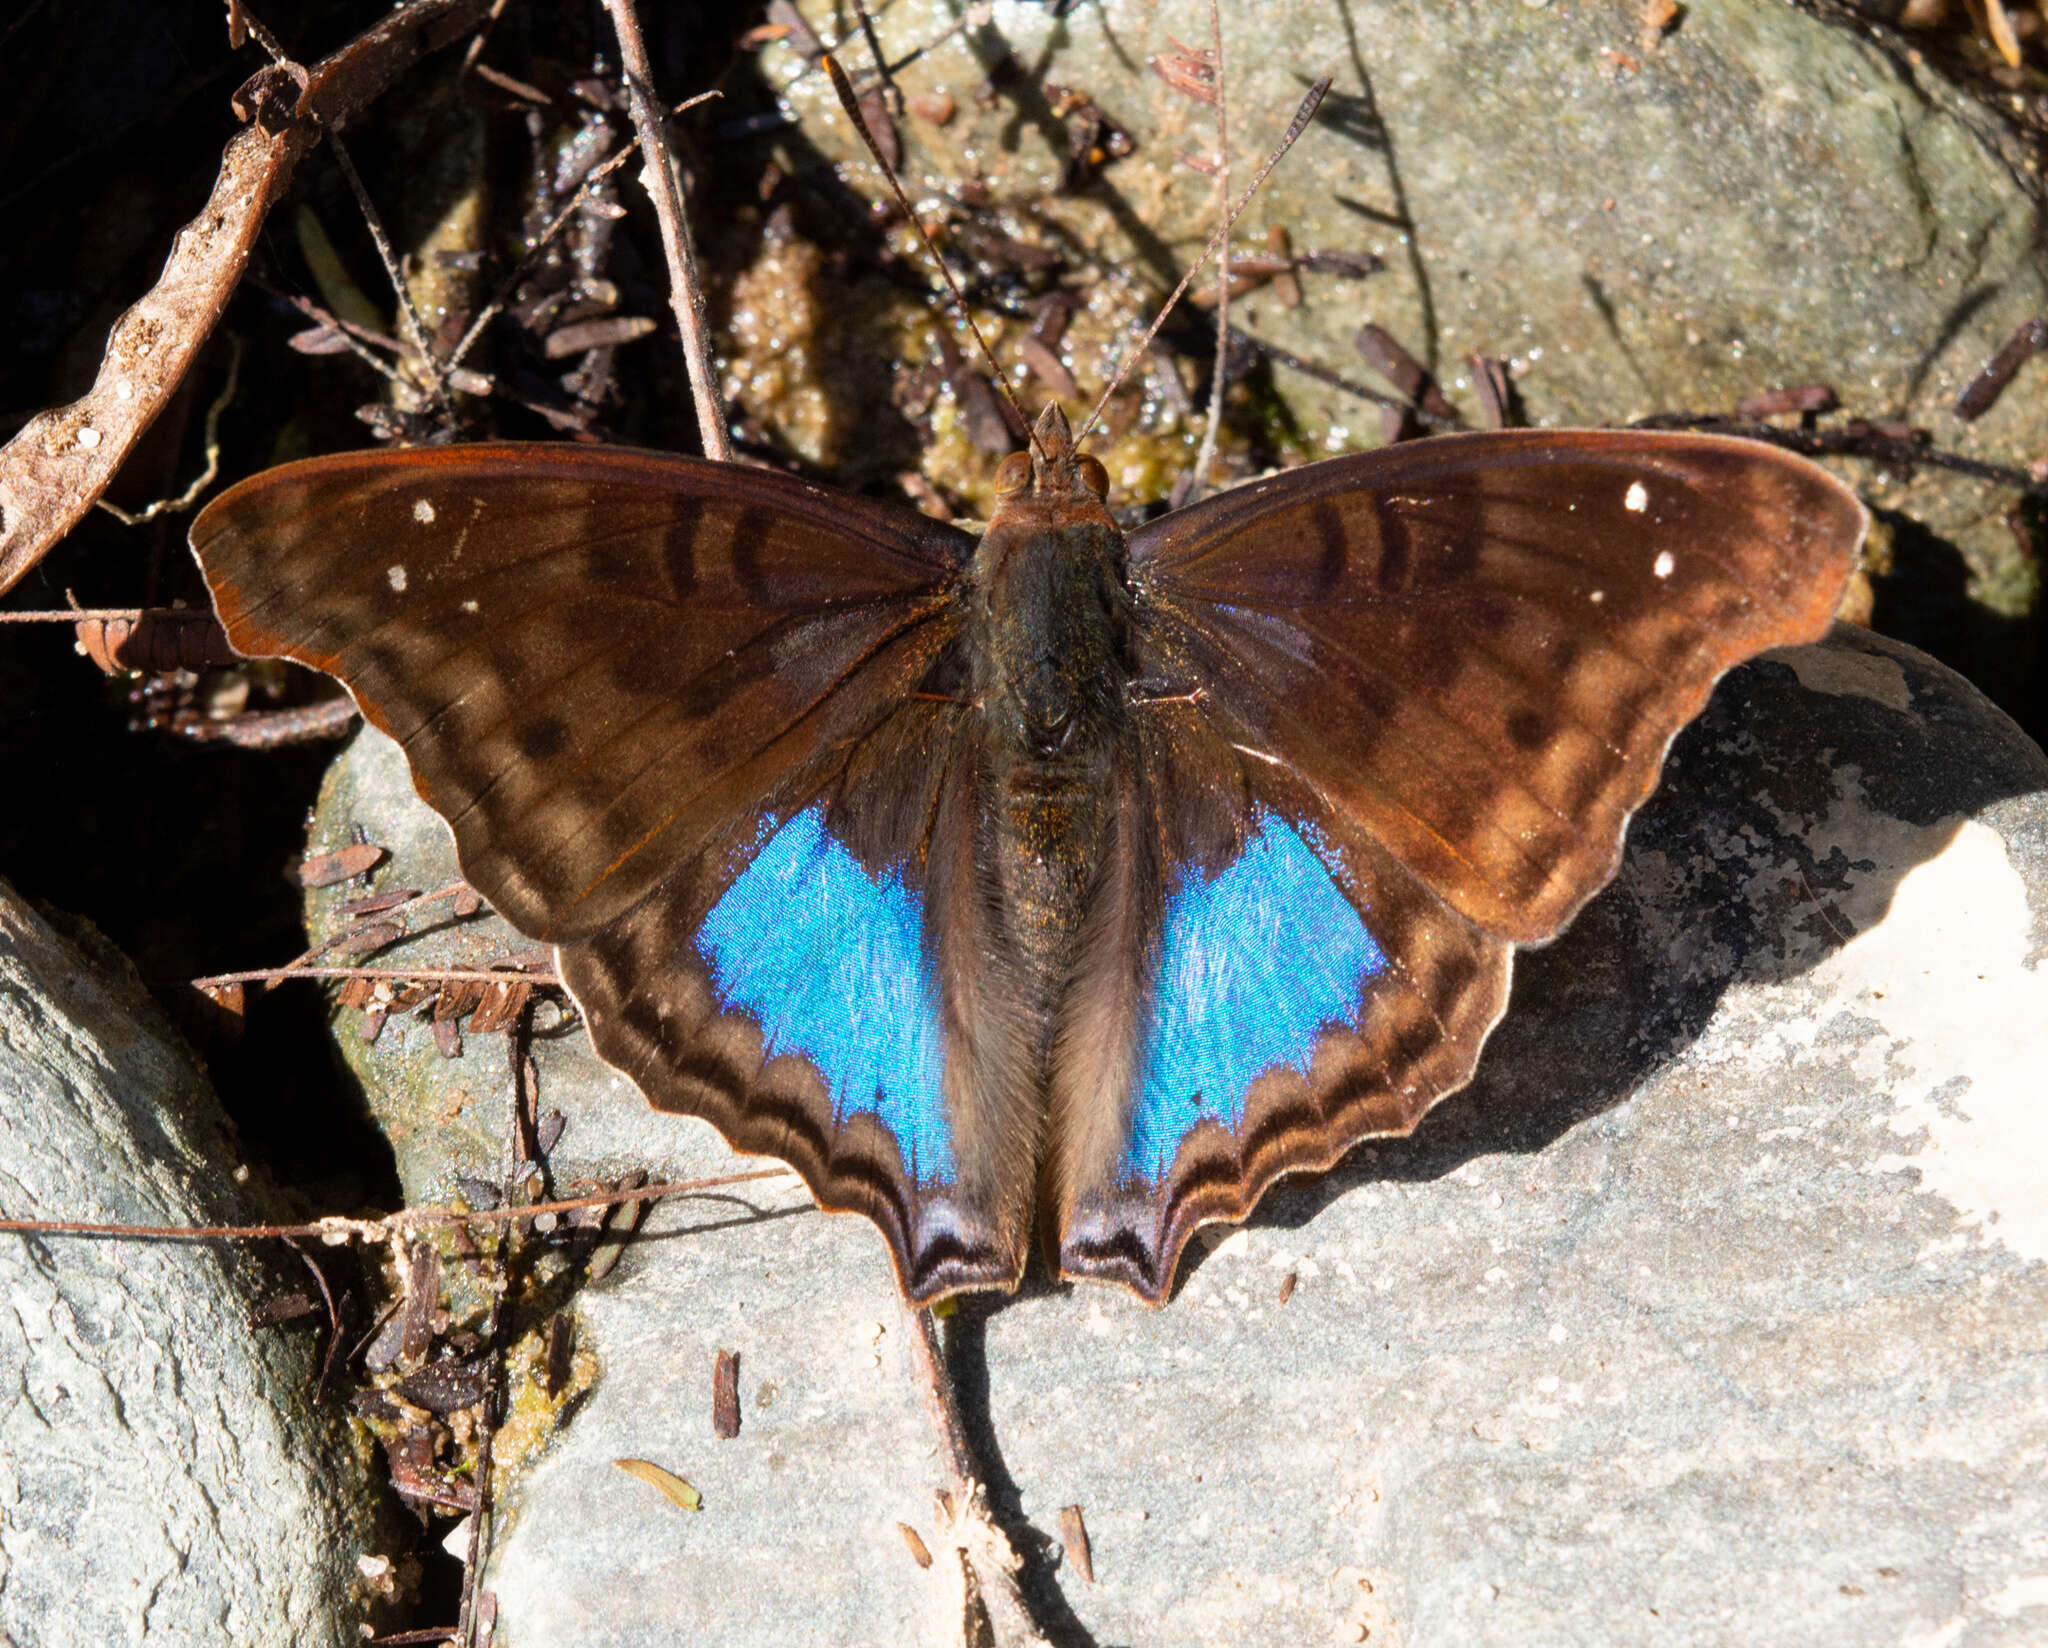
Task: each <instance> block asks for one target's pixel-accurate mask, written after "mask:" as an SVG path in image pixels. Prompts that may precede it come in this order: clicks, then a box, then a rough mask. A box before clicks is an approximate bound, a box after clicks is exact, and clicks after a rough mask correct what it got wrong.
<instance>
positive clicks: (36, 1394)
mask: <svg viewBox="0 0 2048 1648" xmlns="http://www.w3.org/2000/svg"><path fill="white" fill-rule="evenodd" d="M235 1162H236V1149H235V1145H234V1142H233V1140H232V1138H231V1137H230V1135H229V1133H228V1131H227V1129H226V1126H225V1124H224V1123H223V1121H222V1119H221V1115H220V1110H219V1106H218V1104H217V1102H216V1101H215V1099H214V1097H213V1094H212V1092H211V1090H210V1089H209V1088H208V1086H207V1084H206V1080H205V1077H204V1076H203V1075H201V1074H200V1072H199V1070H198V1069H197V1067H196V1066H195V1065H194V1064H193V1062H192V1060H191V1057H190V1055H189V1054H188V1053H187V1052H186V1051H185V1050H184V1047H183V1044H182V1043H181V1042H180V1041H179V1040H178V1039H177V1037H176V1035H175V1033H174V1032H172V1031H171V1030H170V1029H169V1027H168V1026H167V1025H165V1024H164V1023H163V1021H162V1018H161V1016H160V1015H159V1014H158V1012H157V1011H156V1009H155V1007H154V1006H153V1005H152V1004H151V1003H150V1001H149V998H148V997H147V995H146V994H145V993H144V992H143V990H142V988H141V986H140V985H139V984H138V983H137V982H136V981H135V979H134V977H133V975H132V973H129V972H127V971H126V966H125V963H123V962H121V960H120V959H119V958H118V957H117V956H113V955H112V954H111V953H107V954H104V955H91V956H89V955H88V954H86V953H84V952H83V951H81V949H79V948H78V947H77V946H76V945H75V944H74V943H72V942H70V941H68V940H67V939H65V938H64V937H62V936H60V935H59V934H58V933H57V932H56V931H55V930H53V929H52V928H51V927H50V925H49V924H48V923H47V922H45V921H44V920H43V919H42V918H41V917H40V916H38V915H37V914H36V913H35V911H33V910H32V909H30V908H29V907H28V906H27V905H26V904H25V903H24V902H23V901H22V900H21V899H20V898H19V897H18V896H17V895H16V894H15V892H14V891H13V889H12V888H10V887H7V886H6V885H5V884H4V883H0V1208H4V1210H5V1212H6V1214H7V1215H8V1216H10V1217H14V1218H43V1219H72V1220H89V1221H99V1222H116V1223H124V1224H152V1225H190V1224H211V1223H221V1222H243V1221H247V1220H250V1219H253V1218H257V1217H261V1216H262V1215H261V1214H260V1213H259V1212H258V1211H257V1210H256V1209H255V1208H254V1207H253V1206H252V1205H251V1200H252V1199H251V1198H250V1197H249V1196H248V1195H247V1194H246V1193H244V1192H243V1191H242V1190H241V1189H240V1188H239V1187H238V1185H237V1184H236V1183H235V1181H234V1177H233V1174H234V1168H235ZM266 1274H267V1273H266V1272H265V1271H264V1270H263V1268H262V1266H261V1265H260V1264H259V1263H258V1262H257V1261H255V1260H254V1259H252V1258H251V1257H249V1256H248V1255H246V1254H243V1253H240V1252H237V1251H235V1250H233V1249H230V1248H227V1247H225V1246H222V1245H219V1244H204V1245H202V1244H190V1243H167V1242H139V1241H111V1240H108V1241H101V1240H85V1239H80V1238H76V1237H42V1236H18V1235H0V1301H4V1306H0V1642H4V1643H7V1644H10V1645H16V1648H66V1645H71V1644H77V1645H79V1648H104V1645H106V1644H109V1643H117V1642H143V1641H148V1642H149V1643H152V1644H159V1643H160V1644H164V1645H166V1648H170V1645H178V1644H192V1645H195V1648H197V1645H200V1644H205V1645H208V1648H214V1645H218V1644H244V1643H248V1644H253V1643H287V1642H288V1643H293V1644H305V1645H309V1648H317V1645H321V1644H332V1645H334V1648H341V1645H343V1644H349V1643H355V1642H358V1641H359V1640H360V1638H359V1637H358V1636H357V1635H356V1631H355V1622H356V1621H357V1620H358V1619H359V1618H361V1617H362V1609H361V1608H360V1607H359V1606H358V1605H357V1601H356V1598H355V1596H354V1589H355V1586H356V1583H357V1573H356V1557H357V1554H358V1553H359V1552H369V1551H372V1550H374V1548H375V1547H374V1545H373V1544H372V1543H371V1542H370V1540H371V1533H372V1527H371V1519H370V1512H369V1510H368V1509H367V1506H368V1505H369V1503H370V1495H371V1492H372V1490H371V1489H370V1487H369V1486H368V1485H367V1479H366V1478H365V1477H364V1476H363V1474H362V1471H361V1469H360V1466H359V1465H358V1464H357V1462H356V1460H355V1458H354V1456H353V1454H352V1453H351V1451H350V1450H349V1448H348V1446H347V1442H346V1438H345V1436H344V1435H343V1434H342V1433H341V1428H340V1426H339V1425H338V1424H337V1423H336V1422H335V1421H334V1420H333V1418H332V1416H331V1414H322V1413H321V1412H318V1411H316V1410H315V1409H314V1407H313V1405H312V1402H311V1396H312V1376H313V1367H312V1362H311V1357H310V1354H309V1346H308V1344H307V1341H306V1340H305V1338H304V1337H303V1336H297V1335H284V1334H278V1333H262V1332H257V1331H253V1330H252V1329H251V1328H250V1327H249V1325H248V1314H249V1310H250V1308H251V1306H252V1305H253V1304H254V1303H255V1302H256V1301H257V1299H258V1298H259V1297H260V1296H261V1295H260V1293H259V1286H260V1283H261V1282H262V1280H263V1279H264V1277H265V1275H266Z"/></svg>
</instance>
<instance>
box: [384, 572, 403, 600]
mask: <svg viewBox="0 0 2048 1648" xmlns="http://www.w3.org/2000/svg"><path fill="white" fill-rule="evenodd" d="M384 576H385V577H386V578H388V579H390V580H391V588H392V592H393V593H394V594H398V595H403V594H404V593H405V568H404V567H403V566H393V567H390V568H389V569H387V570H386V572H385V574H384Z"/></svg>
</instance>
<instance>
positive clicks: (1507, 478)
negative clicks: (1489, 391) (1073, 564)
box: [1130, 430, 1865, 944]
mask: <svg viewBox="0 0 2048 1648" xmlns="http://www.w3.org/2000/svg"><path fill="white" fill-rule="evenodd" d="M1864 522H1865V516H1864V512H1863V507H1862V505H1861V504H1859V503H1858V502H1857V501H1856V498H1855V495H1854V494H1853V493H1851V492H1850V491H1849V490H1848V488H1846V487H1844V486H1842V485H1841V484H1840V483H1839V482H1837V481H1835V480H1834V479H1832V478H1831V477H1830V476H1828V475H1827V474H1826V473H1825V472H1824V471H1822V470H1820V469H1818V468H1816V467H1815V466H1814V465H1812V464H1810V463H1807V462H1806V461H1804V460H1803V459H1800V458H1795V457H1792V456H1790V455H1788V454H1786V453H1783V452H1779V451H1776V450H1774V449H1772V448H1769V447H1765V446H1761V445H1758V444H1757V443H1755V442H1751V441H1740V440H1732V439H1728V438H1726V437H1721V436H1713V435H1677V434H1648V433H1636V432H1631V431H1625V430H1585V431H1576V432H1557V431H1548V430H1543V431H1538V430H1513V431H1504V432H1500V433H1495V434H1482V435H1465V436H1450V437H1445V438H1441V439H1436V440H1429V441H1418V442H1414V443H1412V444H1408V445H1402V446H1398V447H1393V448H1389V449H1386V450H1383V451H1380V452H1372V453H1366V454H1362V455H1361V456H1358V457H1355V458H1340V459H1335V460H1332V461H1330V462H1328V463H1320V464H1312V465H1309V466H1308V467H1306V468H1304V469H1301V470H1297V471H1294V472H1293V473H1292V474H1289V475H1284V476H1282V477H1280V478H1279V479H1278V480H1277V481H1275V482H1254V483H1252V484H1251V485H1248V486H1245V487H1240V488H1238V489H1237V490H1235V491H1232V492H1227V493H1223V494H1221V495H1219V496H1217V497H1215V498H1212V499H1210V500H1208V501H1207V502H1204V503H1202V504H1198V505H1196V506H1195V507H1194V508H1191V509H1185V510H1181V511H1179V512H1178V513H1176V514H1173V515H1169V516H1166V517H1164V518H1162V519H1161V520H1159V521H1156V522H1154V523H1152V524H1151V525H1149V526H1146V527H1144V528H1142V529H1141V530H1140V531H1139V532H1137V533H1135V534H1133V536H1132V538H1131V546H1130V547H1131V561H1132V567H1133V572H1134V575H1135V577H1136V579H1137V581H1138V583H1139V585H1140V587H1141V590H1142V593H1143V597H1144V599H1143V605H1144V608H1145V611H1146V613H1147V622H1148V629H1147V635H1146V641H1145V646H1146V648H1147V650H1148V652H1149V661H1148V662H1147V664H1146V666H1145V667H1146V669H1147V670H1148V671H1149V672H1152V673H1156V674H1158V675H1160V676H1161V677H1163V678H1164V679H1165V680H1166V681H1168V682H1173V681H1190V682H1198V683H1200V684H1202V685H1203V687H1204V689H1205V690H1206V691H1210V692H1211V693H1212V697H1211V700H1210V703H1211V707H1212V710H1213V712H1214V714H1215V715H1216V716H1217V717H1218V719H1219V721H1220V722H1221V723H1223V724H1227V725H1228V726H1229V727H1230V728H1231V729H1232V736H1233V738H1234V739H1235V741H1236V742H1238V743H1241V744H1243V745H1245V746H1247V747H1248V748H1250V749H1253V750H1256V751H1257V752H1259V753H1260V754H1261V755H1262V756H1265V757H1267V758H1270V759H1273V760H1277V761H1280V762H1282V763H1284V764H1286V765H1287V766H1288V767H1290V768H1292V769H1293V770H1294V771H1296V772H1298V773H1300V774H1301V775H1302V776H1303V777H1305V778H1306V779H1307V780H1308V781H1309V782H1310V783H1311V784H1312V785H1313V786H1314V787H1315V788H1316V789H1317V791H1318V792H1319V793H1320V794H1321V795H1323V796H1324V797H1325V798H1327V800H1328V802H1329V804H1330V805H1331V806H1332V807H1333V808H1334V809H1335V810H1337V811H1339V812H1341V813H1343V814H1344V815H1345V816H1347V817H1349V818H1352V819H1354V820H1356V821H1357V822H1358V823H1359V824H1360V825H1361V826H1363V827H1365V828H1366V829H1369V830H1370V831H1371V832H1372V834H1373V835H1374V836H1375V838H1377V839H1378V840H1379V841H1380V842H1382V843H1383V844H1384V845H1385V846H1386V847H1388V848H1389V849H1391V850H1392V851H1393V852H1394V853H1395V854H1396V855H1397V856H1398V857H1399V858H1400V860H1401V861H1402V863H1404V864H1406V865H1408V866H1409V867H1410V868H1411V869H1413V870H1414V871H1415V872H1416V874H1417V875H1418V876H1420V877H1421V879H1422V880H1423V882H1424V883H1425V884H1426V885H1427V886H1429V888H1430V889H1431V890H1432V891H1433V892H1435V893H1436V894H1437V895H1438V896H1439V897H1441V898H1443V899H1444V900H1445V901H1446V902H1447V903H1449V904H1450V905H1451V906H1452V907H1453V908H1455V909H1456V910H1458V911H1459V912H1460V913H1461V914H1463V915H1465V916H1467V917H1469V918H1470V919H1471V920H1474V921H1477V922H1479V923H1481V924H1482V925H1483V926H1485V927H1486V928H1488V929H1489V930H1490V931H1493V932H1497V933H1499V934H1501V935H1502V936H1503V937H1506V938H1510V939H1513V940H1514V941H1515V942H1516V943H1518V944H1534V943H1540V942H1542V941H1543V940H1545V939H1547V938H1550V937H1552V936H1553V935H1555V934H1556V933H1557V932H1558V930H1559V929H1560V928H1562V927H1563V925H1564V924H1565V923H1566V922H1567V921H1569V920H1570V919H1571V917H1572V915H1573V914H1574V913H1575V912H1576V911H1577V910H1578V908H1579V907H1580V906H1581V905H1582V904H1584V903H1585V902H1586V900H1587V899H1588V898H1590V897H1592V895H1593V894H1594V893H1595V892H1596V891H1598V890H1599V888H1601V887H1602V886H1604V885H1605V884H1606V882H1607V880H1608V878H1609V877H1610V876H1612V875H1613V873H1614V870H1615V868H1616V866H1617V865H1618V864H1619V863H1620V857H1621V836H1622V827H1623V825H1624V824H1625V823H1626V821H1627V818H1628V815H1629V813H1630V812H1632V811H1633V810H1634V809H1635V808H1636V807H1638V806H1640V805H1641V804H1642V803H1643V801H1644V800H1645V799H1646V798H1647V797H1648V796H1649V794H1650V792H1651V791H1652V790H1653V789H1654V788H1655V787H1656V784H1657V779H1658V775H1659V774H1660V772H1661V771H1662V768H1663V761H1664V752H1665V750H1666V748H1667V747H1668V746H1669V745H1670V742H1671V740H1672V738H1673V737H1674V736H1675V735H1676V734H1677V732H1678V730H1679V729H1680V728H1681V727H1683V726H1684V725H1685V724H1686V722H1688V721H1690V720H1691V719H1692V718H1693V717H1694V716H1695V715H1697V714H1698V713H1699V711H1700V710H1701V709H1702V708H1703V707H1704V706H1705V704H1706V701H1707V695H1708V694H1709V693H1710V692H1711V691H1712V690H1713V685H1714V683H1715V681H1717V680H1718V679H1719V678H1720V677H1721V675H1722V674H1723V673H1724V672H1726V671H1727V670H1728V669H1730V668H1732V667H1733V666H1734V665H1735V664H1737V663H1739V662H1741V661H1742V660H1743V659H1745V658H1748V657H1750V656H1752V655H1753V654H1755V653H1757V652H1760V651H1762V650H1764V649H1765V648H1768V647H1774V646H1785V645H1788V644H1791V643H1793V642H1798V641H1808V640H1813V639H1816V638H1818V637H1819V636H1820V635H1821V634H1822V633H1823V632H1824V631H1825V630H1826V628H1827V625H1828V623H1829V621H1830V620H1831V619H1832V618H1833V616H1834V613H1835V609H1836V607H1837V606H1838V605H1839V604H1840V602H1841V596H1842V591H1843V587H1844V585H1845V583H1846V582H1847V579H1848V576H1849V573H1850V571H1851V570H1852V569H1853V567H1854V564H1855V558H1856V551H1857V548H1858V546H1859V544H1860V543H1861V540H1862V533H1863V528H1864ZM1169 690H1170V689H1169Z"/></svg>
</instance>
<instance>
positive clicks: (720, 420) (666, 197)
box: [604, 0, 732, 463]
mask: <svg viewBox="0 0 2048 1648" xmlns="http://www.w3.org/2000/svg"><path fill="white" fill-rule="evenodd" d="M604 8H605V10H606V11H607V12H609V13H610V14H611V20H612V28H613V29H614V30H615V31H616V32H617V34H618V37H619V61H620V65H621V67H622V68H623V69H624V71H625V74H624V78H625V82H626V101H627V104H628V106H629V107H630V108H631V109H632V111H633V127H634V130H636V131H637V132H638V133H639V134H640V154H641V158H642V160H643V161H644V162H645V165H644V169H643V170H642V171H641V173H640V181H641V183H642V184H643V185H645V187H646V189H647V193H648V195H649V197H650V198H651V199H652V200H653V201H654V215H655V217H656V218H657V219H659V220H660V223H661V249H662V251H663V252H664V253H666V254H667V256H668V280H669V302H670V303H671V304H672V305H673V306H674V308H675V312H676V326H677V328H678V329H679V330H680V331H681V332H682V335H683V359H684V360H685V361H686V362H687V363H688V365H689V368H690V393H691V395H692V397H693V398H694V399H695V400H696V403H697V429H698V433H699V437H700V438H701V439H702V441H703V442H704V456H705V457H707V458H710V459H713V460H714V461H716V462H718V463H731V462H732V437H731V435H730V434H729V433H728V432H727V430H726V427H725V398H724V397H723V396H722V395H720V394H719V392H718V379H717V377H716V375H715V374H714V373H713V371H712V367H711V344H710V335H709V334H710V327H709V324H708V322H707V321H706V320H705V318H704V281H703V278H702V277H701V276H700V275H699V274H698V272H697V249H696V247H695V246H694V245H693V244H692V243H691V240H690V223H689V219H688V218H687V217H686V216H685V215H684V210H683V185H682V179H681V177H680V175H679V173H678V171H677V169H676V162H675V156H674V155H673V154H671V153H670V152H669V146H668V127H667V124H666V122H665V121H664V120H663V119H662V115H661V107H660V104H659V102H658V101H657V100H656V98H655V96H654V89H653V88H654V71H653V69H652V68H650V67H649V66H648V62H647V48H646V46H645V45H644V44H642V42H641V39H640V22H639V19H638V18H637V17H636V16H635V15H634V13H633V0H604Z"/></svg>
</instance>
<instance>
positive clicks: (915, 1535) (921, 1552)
mask: <svg viewBox="0 0 2048 1648" xmlns="http://www.w3.org/2000/svg"><path fill="white" fill-rule="evenodd" d="M896 1531H897V1532H898V1533H899V1534H901V1535H902V1536H903V1543H904V1544H906V1545H908V1546H909V1547H910V1560H911V1561H912V1562H915V1563H916V1564H917V1565H918V1566H919V1567H920V1568H929V1567H930V1566H931V1565H932V1553H931V1548H930V1547H929V1546H928V1545H926V1544H925V1542H924V1536H923V1535H921V1534H920V1533H919V1532H918V1531H917V1530H916V1529H915V1528H913V1527H912V1526H911V1525H910V1524H909V1523H908V1522H899V1523H897V1524H896Z"/></svg>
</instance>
